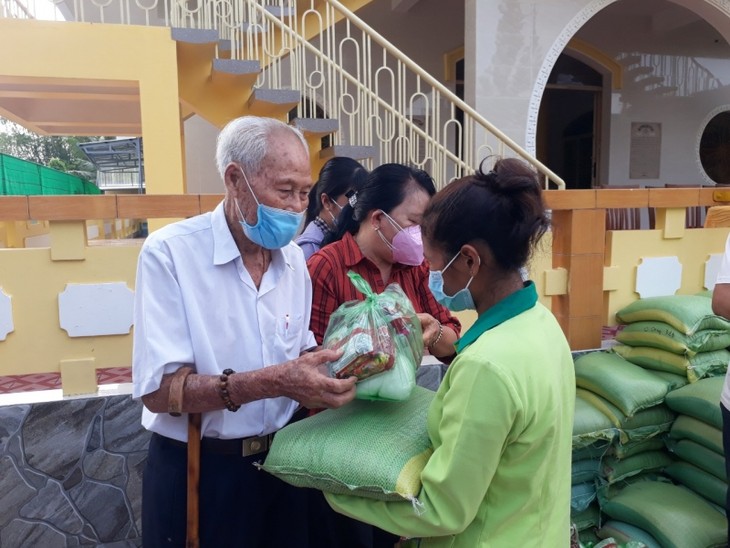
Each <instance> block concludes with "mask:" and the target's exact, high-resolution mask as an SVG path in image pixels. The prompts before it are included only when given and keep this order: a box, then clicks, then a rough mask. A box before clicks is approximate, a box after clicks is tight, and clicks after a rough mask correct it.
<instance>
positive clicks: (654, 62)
mask: <svg viewBox="0 0 730 548" xmlns="http://www.w3.org/2000/svg"><path fill="white" fill-rule="evenodd" d="M617 60H618V61H619V62H621V63H623V65H624V66H625V67H626V69H627V70H628V71H629V72H630V71H631V70H632V69H635V68H640V67H649V68H651V69H652V71H651V72H650V73H649V74H647V75H645V76H644V77H643V79H642V78H636V79H635V80H634V82H635V83H636V84H638V85H641V84H642V83H643V80H644V79H645V80H647V82H650V83H649V84H648V86H647V88H646V89H647V91H665V92H666V93H671V94H673V95H675V96H677V97H690V96H692V95H695V94H697V93H702V92H705V91H711V90H714V89H719V88H720V87H722V82H720V80H718V79H717V78H716V77H715V76H714V75H713V74H712V73H711V72H710V71H709V70H708V69H707V68H705V67H704V66H702V64H701V63H700V62H698V61H697V59H695V58H694V57H688V56H685V55H664V54H655V53H640V52H630V53H623V54H620V55H619V56H618V57H617ZM650 77H659V78H660V79H661V81H654V80H651V79H650Z"/></svg>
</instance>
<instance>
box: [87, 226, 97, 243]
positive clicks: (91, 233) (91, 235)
mask: <svg viewBox="0 0 730 548" xmlns="http://www.w3.org/2000/svg"><path fill="white" fill-rule="evenodd" d="M98 237H99V227H98V226H97V225H91V226H87V227H86V239H88V240H95V239H96V238H98Z"/></svg>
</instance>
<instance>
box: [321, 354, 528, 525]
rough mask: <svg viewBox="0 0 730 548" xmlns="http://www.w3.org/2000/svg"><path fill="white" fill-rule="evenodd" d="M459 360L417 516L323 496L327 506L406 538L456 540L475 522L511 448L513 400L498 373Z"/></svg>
mask: <svg viewBox="0 0 730 548" xmlns="http://www.w3.org/2000/svg"><path fill="white" fill-rule="evenodd" d="M459 359H461V358H457V360H456V361H455V363H454V364H453V365H452V366H451V367H452V368H453V369H452V371H451V378H450V383H451V384H450V388H449V390H448V392H446V394H445V395H444V399H443V415H442V417H441V420H440V422H439V425H438V435H439V437H440V438H441V445H439V446H438V447H437V448H436V449H435V451H434V452H433V454H432V455H431V457H430V459H429V460H428V462H427V463H426V466H425V468H424V469H423V472H422V473H421V482H422V488H421V492H420V493H419V495H418V500H419V502H420V503H421V504H422V505H423V506H422V508H420V509H419V511H418V512H417V511H416V510H415V509H414V507H413V505H412V504H411V502H408V501H404V502H384V501H374V500H371V499H366V498H362V497H356V496H351V495H333V494H329V493H328V494H326V495H325V496H326V498H327V502H329V504H330V506H332V507H333V508H334V509H335V510H336V511H338V512H340V513H342V514H345V515H347V516H350V517H353V518H356V519H358V520H361V521H365V522H367V523H372V524H373V525H375V526H377V527H380V528H381V529H385V530H386V531H390V532H392V533H395V534H398V535H402V536H406V537H431V536H444V535H453V534H458V533H460V532H462V531H463V530H464V529H465V528H466V527H467V526H468V525H469V524H470V523H471V522H472V521H473V520H474V517H475V516H476V513H477V511H478V510H479V507H480V506H481V504H482V502H483V500H484V497H485V496H486V493H487V490H488V489H489V485H490V483H491V481H492V478H493V477H494V474H495V472H496V470H497V467H498V465H499V462H500V456H501V454H502V451H503V449H504V447H505V446H506V445H507V444H508V443H509V442H510V436H511V435H512V434H511V433H512V428H513V425H514V424H515V420H516V419H515V417H516V415H517V406H516V403H515V402H516V401H518V400H517V398H516V396H515V394H514V393H513V391H512V390H511V389H510V388H509V386H510V385H509V383H508V382H506V381H505V380H504V379H503V378H501V376H500V375H499V373H498V372H495V371H494V370H491V369H490V370H487V369H486V368H485V366H484V364H481V363H471V362H470V363H466V362H459ZM487 367H488V366H487ZM515 428H518V427H515Z"/></svg>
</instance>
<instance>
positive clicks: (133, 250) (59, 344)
mask: <svg viewBox="0 0 730 548" xmlns="http://www.w3.org/2000/svg"><path fill="white" fill-rule="evenodd" d="M66 224H73V223H66ZM79 224H80V225H81V230H79V231H78V232H77V236H76V237H74V236H73V235H69V236H68V238H69V240H74V239H78V235H81V236H83V234H84V232H83V228H84V227H85V224H84V223H83V222H80V223H79ZM75 243H76V242H75V241H66V242H56V241H55V240H54V245H56V244H58V245H59V246H60V247H64V246H68V245H69V244H70V245H71V246H72V247H73V245H74V244H75ZM140 245H141V241H138V240H128V241H127V242H126V243H125V244H124V245H99V244H97V245H93V246H90V247H84V251H83V255H84V258H83V259H80V260H57V261H53V260H52V259H51V248H38V249H5V250H0V272H2V276H0V291H2V292H3V293H5V294H6V295H9V296H10V297H11V299H12V301H11V303H12V312H13V324H14V331H12V332H10V333H9V334H8V335H7V338H6V339H5V341H0V375H18V374H26V373H46V372H59V371H60V370H61V362H62V361H64V360H84V359H92V360H93V362H92V363H93V367H94V368H103V367H123V366H130V365H131V359H132V354H131V349H132V336H131V332H130V334H128V335H114V336H104V337H75V338H71V337H69V336H68V335H67V333H66V331H65V330H63V329H61V327H60V325H59V316H58V295H59V293H61V292H63V291H64V289H65V287H66V284H67V283H102V282H124V283H126V285H127V286H128V287H129V288H130V289H132V290H133V289H134V281H135V269H136V264H137V255H138V254H139V248H140ZM90 373H92V374H93V371H91V372H90ZM62 377H65V375H63V376H62ZM62 380H63V381H64V391H68V390H70V391H71V392H72V393H73V392H78V391H75V390H74V389H73V388H72V387H69V386H67V383H66V382H65V379H64V378H62ZM94 382H95V377H94Z"/></svg>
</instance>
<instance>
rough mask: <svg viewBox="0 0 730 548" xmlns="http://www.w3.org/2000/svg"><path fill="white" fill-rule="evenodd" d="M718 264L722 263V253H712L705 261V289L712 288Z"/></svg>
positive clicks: (718, 269) (715, 279)
mask: <svg viewBox="0 0 730 548" xmlns="http://www.w3.org/2000/svg"><path fill="white" fill-rule="evenodd" d="M720 264H722V253H712V254H711V255H710V258H709V259H707V261H705V289H714V287H715V282H716V281H717V273H718V272H720Z"/></svg>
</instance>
